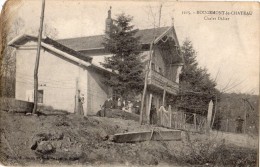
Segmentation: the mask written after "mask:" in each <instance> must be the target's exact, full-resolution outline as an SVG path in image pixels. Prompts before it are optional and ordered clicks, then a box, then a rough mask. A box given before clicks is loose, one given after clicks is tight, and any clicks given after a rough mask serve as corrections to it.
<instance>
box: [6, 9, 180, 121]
mask: <svg viewBox="0 0 260 167" xmlns="http://www.w3.org/2000/svg"><path fill="white" fill-rule="evenodd" d="M105 23H106V26H105V27H106V32H109V31H110V27H111V25H112V24H113V22H112V19H111V11H109V12H108V18H107V19H106V22H105ZM136 36H140V37H141V38H140V42H141V44H142V55H141V57H142V61H143V63H144V64H145V66H146V68H147V69H149V74H148V80H147V85H148V86H147V93H146V96H145V108H144V109H145V115H146V118H147V119H148V120H149V112H150V107H151V105H155V107H156V108H157V109H159V107H160V106H162V105H164V106H166V105H168V102H167V100H166V99H168V97H171V96H175V95H176V94H177V93H178V87H179V86H178V83H179V75H180V72H181V69H182V66H183V57H182V55H181V52H180V46H179V42H178V38H177V35H176V32H175V29H174V26H170V27H161V28H155V29H145V30H139V31H138V32H137V34H136ZM104 37H105V35H96V36H88V37H79V38H69V39H61V40H56V41H55V40H52V39H50V38H46V39H44V40H43V42H42V49H41V58H40V65H39V95H40V97H39V99H38V100H39V102H41V103H42V104H44V105H50V106H53V107H54V108H55V109H63V110H67V111H69V112H77V107H78V104H77V103H78V98H82V97H83V98H84V103H83V110H84V115H88V114H89V115H91V114H95V113H96V112H97V111H98V110H100V105H102V104H103V103H104V101H105V99H106V98H107V95H108V94H111V93H112V90H111V89H110V88H109V87H107V86H106V85H104V84H103V80H104V78H105V77H106V76H108V75H107V74H108V73H111V71H110V70H109V69H105V68H104V67H103V66H102V65H101V63H102V62H104V59H105V57H107V56H112V55H111V54H110V53H108V52H106V51H105V48H104V46H103V45H102V43H103V40H104ZM36 42H37V38H36V37H33V36H30V35H23V36H19V37H17V38H15V39H13V40H12V41H11V42H10V43H9V45H10V46H12V47H15V48H17V55H16V78H17V79H16V95H15V97H16V98H17V99H19V100H25V101H33V72H34V64H35V56H36ZM151 43H152V44H153V47H152V50H150V45H151ZM150 54H151V56H150ZM148 67H149V68H148ZM140 94H142V92H140Z"/></svg>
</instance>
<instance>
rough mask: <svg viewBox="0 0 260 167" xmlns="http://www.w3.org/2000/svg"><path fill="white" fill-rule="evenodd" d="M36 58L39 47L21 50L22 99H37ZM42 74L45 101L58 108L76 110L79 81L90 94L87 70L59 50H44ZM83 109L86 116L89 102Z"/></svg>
mask: <svg viewBox="0 0 260 167" xmlns="http://www.w3.org/2000/svg"><path fill="white" fill-rule="evenodd" d="M26 45H35V43H34V42H31V43H27V44H26ZM35 58H36V48H35V49H30V50H27V49H26V50H24V49H18V50H17V54H16V71H17V72H16V95H15V97H16V99H18V100H24V101H33V89H34V88H33V74H34V66H35ZM38 76H39V90H43V104H44V105H47V106H52V107H53V108H54V109H61V110H67V111H68V112H74V108H75V94H76V84H77V80H78V88H79V89H80V90H81V94H82V95H83V96H84V95H87V70H86V69H85V68H83V67H80V66H78V65H76V64H75V63H73V62H71V61H69V60H67V59H65V58H63V57H61V56H59V55H57V54H55V53H52V52H49V51H47V50H41V57H40V64H39V72H38ZM77 78H78V79H77ZM83 109H84V114H85V115H86V114H87V103H86V102H85V103H84V104H83Z"/></svg>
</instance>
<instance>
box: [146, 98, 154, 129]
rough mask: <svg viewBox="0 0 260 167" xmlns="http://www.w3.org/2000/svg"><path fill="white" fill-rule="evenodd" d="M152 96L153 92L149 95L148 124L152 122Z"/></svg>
mask: <svg viewBox="0 0 260 167" xmlns="http://www.w3.org/2000/svg"><path fill="white" fill-rule="evenodd" d="M152 98H153V94H152V93H150V96H149V101H148V110H147V117H148V118H147V120H148V124H150V122H151V120H150V114H151V113H150V111H151V107H152Z"/></svg>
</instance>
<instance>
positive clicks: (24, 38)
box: [8, 34, 92, 67]
mask: <svg viewBox="0 0 260 167" xmlns="http://www.w3.org/2000/svg"><path fill="white" fill-rule="evenodd" d="M37 39H38V38H37V37H35V36H32V35H28V34H22V35H19V36H17V37H15V38H14V39H12V40H11V41H10V42H8V45H9V46H12V47H15V48H19V47H21V46H22V45H24V44H25V43H27V42H29V41H36V40H37ZM52 42H53V43H52ZM41 47H43V48H45V49H48V50H50V51H52V52H54V53H56V54H58V55H61V56H63V57H65V58H67V59H69V60H71V61H73V62H75V63H77V64H79V65H83V66H85V67H88V66H90V65H91V60H92V58H90V57H89V58H88V59H80V58H79V55H75V53H77V54H80V53H79V52H76V51H72V50H71V49H69V48H67V49H68V50H66V51H64V50H63V49H64V48H62V49H61V47H63V45H61V44H58V43H57V42H56V41H54V40H52V39H50V38H46V39H43V40H42V42H41ZM64 47H65V46H64ZM65 48H66V47H65ZM69 51H71V52H73V53H74V54H73V53H69ZM87 60H88V61H87Z"/></svg>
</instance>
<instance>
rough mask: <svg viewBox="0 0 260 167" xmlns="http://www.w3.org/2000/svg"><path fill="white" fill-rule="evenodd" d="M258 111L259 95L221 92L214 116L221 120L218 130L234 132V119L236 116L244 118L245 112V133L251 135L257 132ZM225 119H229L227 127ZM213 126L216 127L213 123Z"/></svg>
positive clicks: (235, 125)
mask: <svg viewBox="0 0 260 167" xmlns="http://www.w3.org/2000/svg"><path fill="white" fill-rule="evenodd" d="M258 111H259V96H257V95H250V94H241V93H240V94H238V93H222V94H221V96H220V99H219V100H218V105H217V113H216V118H217V117H220V121H221V122H222V123H221V126H220V127H219V130H222V131H226V130H228V131H229V132H236V127H237V121H236V119H237V118H238V116H240V117H241V118H242V119H245V113H246V117H247V118H246V133H248V134H252V135H253V134H254V135H255V134H258V127H259V126H258V125H259V120H258ZM227 119H228V121H229V123H228V127H227ZM244 123H245V122H244ZM213 128H214V129H217V128H216V127H215V125H214V126H213Z"/></svg>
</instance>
